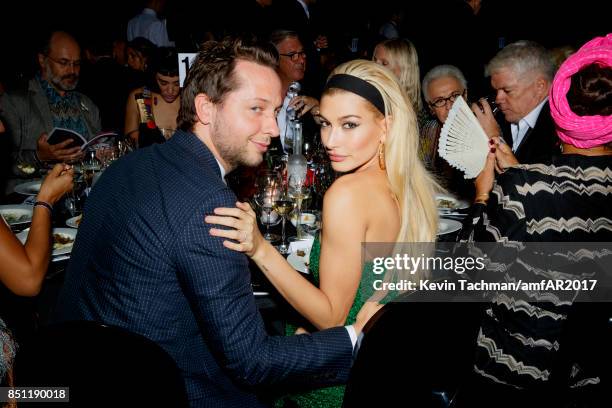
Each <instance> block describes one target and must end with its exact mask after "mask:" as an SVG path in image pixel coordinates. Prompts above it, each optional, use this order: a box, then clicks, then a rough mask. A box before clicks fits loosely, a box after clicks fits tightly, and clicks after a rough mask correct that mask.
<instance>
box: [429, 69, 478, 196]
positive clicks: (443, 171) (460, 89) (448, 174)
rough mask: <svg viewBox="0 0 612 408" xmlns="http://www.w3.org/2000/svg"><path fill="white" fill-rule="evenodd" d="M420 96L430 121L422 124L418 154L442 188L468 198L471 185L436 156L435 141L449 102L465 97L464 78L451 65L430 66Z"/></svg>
mask: <svg viewBox="0 0 612 408" xmlns="http://www.w3.org/2000/svg"><path fill="white" fill-rule="evenodd" d="M421 89H422V92H423V97H424V99H425V102H426V103H427V107H428V108H429V111H430V112H431V114H432V116H434V117H435V119H434V120H431V121H428V122H426V123H425V125H424V126H423V130H422V132H421V140H420V153H421V157H422V158H423V161H424V162H425V164H426V165H427V167H428V168H429V169H430V170H432V171H435V172H437V173H438V174H439V176H440V179H441V181H442V182H443V184H445V187H446V188H448V189H449V190H451V191H453V192H454V193H456V194H457V195H459V196H462V197H471V194H472V186H471V185H469V184H466V183H465V181H464V180H463V178H462V177H460V175H459V174H457V172H456V171H455V170H454V169H453V168H451V167H450V166H449V165H448V164H447V163H446V162H445V161H444V160H442V159H440V157H439V156H438V140H439V138H440V130H441V129H442V125H443V124H444V122H446V118H448V112H450V110H451V108H452V106H453V102H455V100H456V99H457V98H458V97H459V96H462V97H463V98H464V99H467V92H468V90H467V81H466V80H465V76H464V75H463V73H462V72H461V70H459V68H457V67H455V66H454V65H438V66H435V67H433V68H432V69H430V70H429V71H428V72H427V73H426V74H425V76H424V77H423V83H422V84H421Z"/></svg>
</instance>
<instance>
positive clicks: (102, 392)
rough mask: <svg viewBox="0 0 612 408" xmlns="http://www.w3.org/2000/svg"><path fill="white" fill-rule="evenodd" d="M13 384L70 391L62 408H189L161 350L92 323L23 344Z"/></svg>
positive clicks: (59, 328)
mask: <svg viewBox="0 0 612 408" xmlns="http://www.w3.org/2000/svg"><path fill="white" fill-rule="evenodd" d="M15 382H16V385H18V386H30V387H32V386H57V387H59V386H61V387H69V388H70V390H69V392H70V402H69V403H58V404H57V406H61V407H69V406H74V407H77V406H78V407H81V406H87V407H91V406H122V407H124V406H143V407H144V406H172V407H186V406H187V405H188V403H187V397H186V392H185V384H184V381H183V378H182V376H181V374H180V371H179V369H178V368H177V366H176V363H175V362H174V360H173V359H172V358H171V357H170V355H168V353H166V351H165V350H164V349H162V348H161V347H160V346H159V345H158V344H156V343H155V342H153V341H152V340H149V339H147V338H146V337H144V336H141V335H139V334H136V333H132V332H129V331H128V330H125V329H123V328H120V327H115V326H109V325H105V324H101V323H97V322H92V321H71V322H64V323H59V324H54V325H50V326H47V327H45V328H42V329H41V330H40V331H39V333H37V335H36V336H34V337H33V338H32V339H31V340H30V341H27V342H26V343H24V344H21V345H20V348H19V350H18V353H17V357H16V360H15ZM32 405H33V406H37V407H40V404H35V403H32ZM19 406H20V407H21V406H27V405H23V404H21V403H20V404H19Z"/></svg>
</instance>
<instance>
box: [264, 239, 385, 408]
mask: <svg viewBox="0 0 612 408" xmlns="http://www.w3.org/2000/svg"><path fill="white" fill-rule="evenodd" d="M320 256H321V242H320V241H319V237H317V238H316V239H315V240H314V242H313V244H312V249H311V250H310V263H309V265H310V266H309V269H310V273H311V274H312V278H313V280H314V283H315V284H316V285H318V284H319V257H320ZM372 268H373V264H372V263H371V262H366V263H365V264H364V266H363V270H362V274H361V280H360V281H359V289H358V290H357V294H356V295H355V301H354V302H353V306H351V309H350V310H349V314H348V316H347V318H346V322H345V326H348V325H351V324H353V323H355V319H356V318H357V314H358V313H359V310H360V309H361V307H362V306H363V304H364V303H365V302H366V301H367V300H368V299H369V298H370V297H371V296H372V295H373V294H374V289H373V286H372V285H373V282H374V278H375V276H376V275H375V274H374V273H373V272H372ZM388 301H389V300H388V299H387V298H385V299H383V300H382V301H381V303H387V302H388ZM296 330H297V327H296V326H294V325H292V324H291V323H287V328H286V330H285V334H286V335H287V336H292V335H294V333H295V331H296ZM343 398H344V385H338V386H333V387H326V388H319V389H316V390H313V391H306V392H302V393H295V394H290V395H284V396H283V397H281V398H280V399H279V400H277V401H276V403H275V405H274V406H275V407H276V408H281V407H283V406H285V402H287V403H288V404H287V406H292V407H293V406H296V404H297V406H298V407H300V408H335V407H338V408H340V407H341V406H342V400H343ZM289 401H291V402H289Z"/></svg>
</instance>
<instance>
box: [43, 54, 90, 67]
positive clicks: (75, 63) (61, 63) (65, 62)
mask: <svg viewBox="0 0 612 408" xmlns="http://www.w3.org/2000/svg"><path fill="white" fill-rule="evenodd" d="M45 57H46V58H49V59H50V60H51V61H53V62H55V63H56V64H57V65H59V66H61V67H63V68H67V67H72V68H81V60H76V61H70V60H68V59H65V58H62V59H59V60H57V59H55V58H53V57H52V56H50V55H45Z"/></svg>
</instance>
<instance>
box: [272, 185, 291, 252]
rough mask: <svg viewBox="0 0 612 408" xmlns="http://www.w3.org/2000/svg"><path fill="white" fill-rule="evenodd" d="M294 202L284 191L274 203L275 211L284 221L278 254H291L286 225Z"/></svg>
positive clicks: (283, 190)
mask: <svg viewBox="0 0 612 408" xmlns="http://www.w3.org/2000/svg"><path fill="white" fill-rule="evenodd" d="M293 205H294V201H292V200H291V197H290V196H289V194H288V193H287V190H285V189H282V190H281V193H280V195H279V197H278V199H277V200H276V201H274V206H273V209H274V211H276V213H277V214H278V215H280V216H281V221H282V233H281V234H282V239H281V244H280V245H279V247H278V252H280V253H281V254H283V255H285V254H288V253H289V245H287V235H286V233H285V224H286V222H287V215H289V213H290V212H291V210H293Z"/></svg>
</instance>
